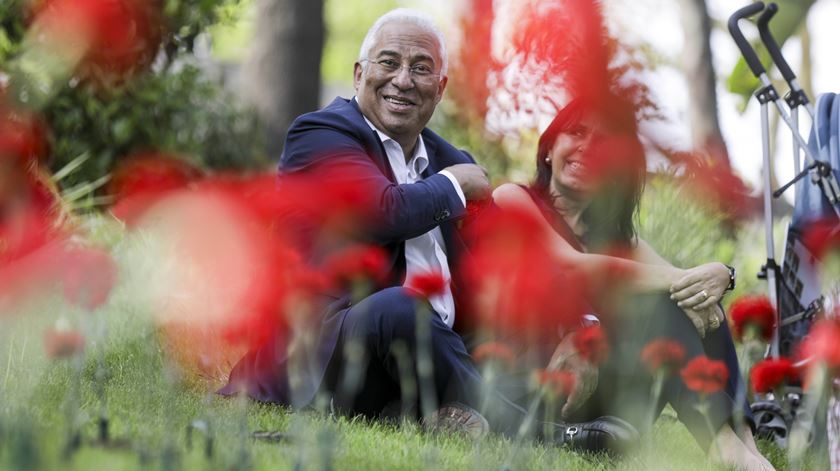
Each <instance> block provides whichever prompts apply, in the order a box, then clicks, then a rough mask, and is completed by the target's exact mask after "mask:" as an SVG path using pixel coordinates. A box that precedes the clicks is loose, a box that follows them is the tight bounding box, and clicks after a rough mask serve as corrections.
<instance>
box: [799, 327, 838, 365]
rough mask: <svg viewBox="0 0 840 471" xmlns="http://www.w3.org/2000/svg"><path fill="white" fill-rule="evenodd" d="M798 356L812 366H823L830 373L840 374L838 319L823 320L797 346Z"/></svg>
mask: <svg viewBox="0 0 840 471" xmlns="http://www.w3.org/2000/svg"><path fill="white" fill-rule="evenodd" d="M799 356H800V357H801V358H802V359H804V360H810V361H811V363H812V364H824V365H825V366H826V367H827V368H828V369H829V370H830V371H831V372H832V373H837V372H840V319H837V318H831V319H823V320H820V321H819V322H817V323H816V324H814V326H813V327H811V331H810V332H809V333H808V336H807V337H805V340H804V341H803V342H802V344H801V345H800V346H799Z"/></svg>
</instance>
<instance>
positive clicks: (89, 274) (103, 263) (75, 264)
mask: <svg viewBox="0 0 840 471" xmlns="http://www.w3.org/2000/svg"><path fill="white" fill-rule="evenodd" d="M63 263H64V265H63V270H62V271H61V276H62V282H63V286H64V297H65V298H66V299H67V300H68V301H69V302H71V303H73V304H75V305H77V306H81V307H83V308H85V309H87V310H89V311H93V310H94V309H96V308H98V307H99V306H101V305H103V304H105V301H107V300H108V296H109V295H110V294H111V289H112V288H113V287H114V284H115V283H116V281H117V266H116V265H115V264H114V261H113V259H111V256H110V255H108V254H107V253H105V252H102V251H100V250H94V249H74V250H73V251H71V252H69V253H68V254H67V255H66V257H65V260H64V261H63Z"/></svg>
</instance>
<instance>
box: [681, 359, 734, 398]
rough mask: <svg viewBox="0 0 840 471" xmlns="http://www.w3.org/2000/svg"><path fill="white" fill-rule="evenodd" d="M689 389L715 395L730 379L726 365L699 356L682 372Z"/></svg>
mask: <svg viewBox="0 0 840 471" xmlns="http://www.w3.org/2000/svg"><path fill="white" fill-rule="evenodd" d="M680 375H681V376H682V379H683V381H684V382H685V385H686V386H687V387H688V389H690V390H692V391H695V392H697V393H700V394H713V393H716V392H718V391H720V390H722V389H723V387H724V386H725V385H726V380H727V379H729V370H727V369H726V363H724V362H722V361H718V360H712V359H710V358H709V357H707V356H698V357H696V358H694V359H693V360H691V361H689V362H688V364H687V365H685V368H683V369H682V370H681V371H680Z"/></svg>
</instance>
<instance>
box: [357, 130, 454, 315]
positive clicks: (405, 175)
mask: <svg viewBox="0 0 840 471" xmlns="http://www.w3.org/2000/svg"><path fill="white" fill-rule="evenodd" d="M365 122H367V124H368V126H370V128H371V129H372V130H374V131H375V132H376V135H377V136H379V139H380V140H381V141H382V146H383V147H384V148H385V153H386V154H387V155H388V163H389V164H390V165H391V171H392V172H393V173H394V177H395V178H396V179H397V183H399V184H407V183H416V182H418V181H420V180H422V179H423V177H422V173H423V171H424V170H426V167H428V166H429V156H428V154H427V153H426V144H425V143H424V142H423V136H418V138H417V146H416V147H415V148H414V155H413V156H412V157H411V159H409V161H408V162H407V163H406V161H405V155H404V154H403V150H402V147H401V146H400V145H399V143H397V141H395V140H393V139H391V138H390V137H388V136H387V135H386V134H385V133H383V132H382V131H380V130H379V129H376V126H374V125H373V123H371V122H370V120H368V119H367V118H365ZM439 173H440V174H442V175H445V176H446V177H447V178H449V181H451V182H452V185H453V186H454V187H455V191H456V192H457V193H458V196H459V197H460V198H461V203H463V204H464V205H465V206H466V198H465V197H464V192H463V191H462V190H461V185H459V184H458V180H456V179H455V176H454V175H452V174H451V173H449V172H447V171H446V170H441V171H440V172H439ZM405 265H406V267H405V268H406V281H408V280H410V279H411V277H412V275H415V274H423V273H428V272H440V273H441V274H442V275H443V278H444V280H446V289H445V290H444V292H443V294H441V295H438V296H432V297H431V298H429V303H430V304H431V305H432V308H433V309H434V310H435V312H437V313H438V315H439V316H440V318H441V320H443V322H444V323H446V325H448V326H449V327H452V324H453V322H455V300H454V298H453V297H452V288H451V286H450V284H451V281H452V273H451V272H450V271H449V263H448V261H447V258H446V245H445V244H444V242H443V233H441V231H440V227H437V226H436V227H435V228H434V229H432V230H430V231H429V232H427V233H425V234H423V235H420V236H418V237H415V238H413V239H409V240H406V241H405Z"/></svg>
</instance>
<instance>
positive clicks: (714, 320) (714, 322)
mask: <svg viewBox="0 0 840 471" xmlns="http://www.w3.org/2000/svg"><path fill="white" fill-rule="evenodd" d="M709 327H711V328H712V329H717V328H718V327H720V319H718V318H717V316H715V317H712V318H711V319H710V320H709Z"/></svg>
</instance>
